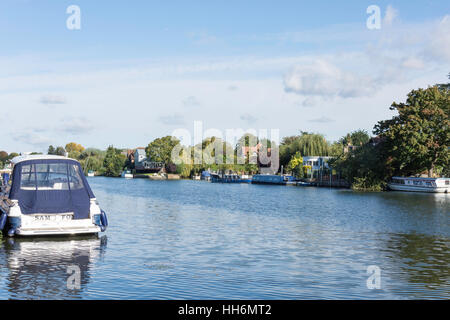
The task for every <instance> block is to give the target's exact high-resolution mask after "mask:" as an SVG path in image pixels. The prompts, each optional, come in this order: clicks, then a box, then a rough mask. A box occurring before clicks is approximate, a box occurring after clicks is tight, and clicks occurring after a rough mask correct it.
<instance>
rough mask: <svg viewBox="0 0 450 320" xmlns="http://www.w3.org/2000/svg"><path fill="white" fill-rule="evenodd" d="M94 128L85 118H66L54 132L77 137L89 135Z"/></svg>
mask: <svg viewBox="0 0 450 320" xmlns="http://www.w3.org/2000/svg"><path fill="white" fill-rule="evenodd" d="M94 128H95V127H94V125H92V123H91V122H90V121H89V120H88V119H86V118H85V117H66V118H64V119H62V120H61V121H60V123H59V125H58V127H56V128H55V130H56V131H59V132H62V133H67V134H71V135H75V136H78V135H83V134H88V133H91V132H92V131H93V130H94Z"/></svg>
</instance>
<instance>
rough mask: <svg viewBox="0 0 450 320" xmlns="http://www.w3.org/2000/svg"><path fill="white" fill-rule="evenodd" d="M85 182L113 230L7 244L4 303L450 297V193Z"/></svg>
mask: <svg viewBox="0 0 450 320" xmlns="http://www.w3.org/2000/svg"><path fill="white" fill-rule="evenodd" d="M88 180H89V183H90V185H91V187H92V189H93V191H94V193H95V195H96V196H97V199H98V201H99V202H100V205H101V207H102V208H103V209H104V210H105V211H106V212H107V214H108V218H109V224H110V226H109V228H108V230H107V231H106V232H105V233H102V234H100V235H99V236H90V237H71V238H43V239H41V238H36V239H16V238H14V239H2V240H1V243H0V298H1V299H8V298H13V299H80V298H81V299H313V298H314V299H436V298H437V299H449V298H450V267H449V266H450V251H449V246H450V195H443V194H442V195H434V194H420V193H402V192H384V193H358V192H352V191H349V190H337V189H328V188H304V187H285V186H261V185H248V184H213V183H208V182H203V181H150V180H144V179H134V180H126V179H120V178H104V177H93V178H89V179H88ZM369 266H376V267H375V269H376V270H379V271H380V273H379V275H380V276H379V277H378V278H377V279H379V280H380V282H379V283H380V286H381V288H380V289H376V288H375V289H369V288H368V285H367V282H368V278H369V277H371V279H370V281H369V282H370V283H372V280H373V279H374V278H373V277H374V276H377V273H376V274H372V273H368V272H367V269H368V267H369ZM77 275H79V278H80V279H81V281H80V283H79V286H78V285H77V282H76V280H75V282H74V280H73V279H74V278H73V277H74V276H77ZM375 283H376V282H375ZM74 284H75V285H74Z"/></svg>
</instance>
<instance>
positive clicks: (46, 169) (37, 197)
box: [9, 159, 95, 219]
mask: <svg viewBox="0 0 450 320" xmlns="http://www.w3.org/2000/svg"><path fill="white" fill-rule="evenodd" d="M9 198H10V199H11V200H18V201H19V206H20V209H21V212H22V213H23V214H41V213H67V212H73V213H74V219H86V218H88V217H89V212H90V209H89V208H90V199H92V198H95V196H94V194H93V193H92V190H91V188H90V187H89V184H88V183H87V180H86V178H85V176H84V174H83V171H82V169H81V166H80V164H79V162H77V161H75V160H71V159H57V160H56V159H50V160H49V159H45V160H25V161H22V162H19V163H17V164H16V165H15V166H14V171H13V179H12V185H11V191H10V193H9Z"/></svg>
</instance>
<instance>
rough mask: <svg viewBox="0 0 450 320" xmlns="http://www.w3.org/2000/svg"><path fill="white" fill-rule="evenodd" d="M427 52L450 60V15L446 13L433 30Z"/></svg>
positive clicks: (447, 60)
mask: <svg viewBox="0 0 450 320" xmlns="http://www.w3.org/2000/svg"><path fill="white" fill-rule="evenodd" d="M429 39H430V40H429V42H428V43H427V44H426V46H425V48H426V49H425V54H427V55H430V56H431V57H432V58H435V59H439V60H443V61H445V62H447V63H448V62H450V16H449V15H446V16H445V17H444V18H442V19H441V20H440V21H439V22H438V23H437V24H436V25H435V27H434V28H433V30H431V32H430V34H429Z"/></svg>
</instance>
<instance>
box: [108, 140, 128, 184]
mask: <svg viewBox="0 0 450 320" xmlns="http://www.w3.org/2000/svg"><path fill="white" fill-rule="evenodd" d="M125 161H126V156H125V155H123V154H121V150H120V149H116V148H114V147H113V146H109V147H108V149H107V150H106V155H105V159H104V160H103V167H104V170H105V172H104V174H105V176H108V177H118V176H120V174H121V172H122V170H123V168H124V166H125Z"/></svg>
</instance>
